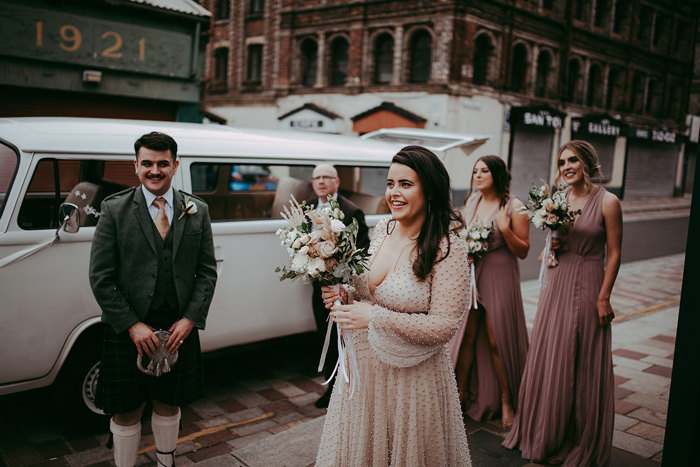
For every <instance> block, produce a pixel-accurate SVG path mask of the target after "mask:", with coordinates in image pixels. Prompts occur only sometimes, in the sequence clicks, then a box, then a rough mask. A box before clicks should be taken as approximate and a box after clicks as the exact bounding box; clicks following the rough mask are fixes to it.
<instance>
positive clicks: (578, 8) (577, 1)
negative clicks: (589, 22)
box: [573, 0, 586, 21]
mask: <svg viewBox="0 0 700 467" xmlns="http://www.w3.org/2000/svg"><path fill="white" fill-rule="evenodd" d="M573 2H574V8H573V11H574V19H577V20H579V21H583V14H584V9H583V8H584V6H585V3H586V0H573Z"/></svg>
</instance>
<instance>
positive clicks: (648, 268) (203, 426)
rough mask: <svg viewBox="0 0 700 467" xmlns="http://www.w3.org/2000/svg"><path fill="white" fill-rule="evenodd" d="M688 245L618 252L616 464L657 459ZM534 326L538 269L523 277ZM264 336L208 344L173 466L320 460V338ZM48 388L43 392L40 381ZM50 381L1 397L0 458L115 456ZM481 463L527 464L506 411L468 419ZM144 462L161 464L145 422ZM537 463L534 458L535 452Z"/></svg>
mask: <svg viewBox="0 0 700 467" xmlns="http://www.w3.org/2000/svg"><path fill="white" fill-rule="evenodd" d="M683 260H684V255H682V254H681V255H672V256H666V257H662V258H656V259H651V260H645V261H639V262H633V263H627V264H623V265H622V267H621V269H620V274H619V277H618V280H617V283H616V286H615V289H614V294H613V299H612V303H613V307H614V308H615V310H616V313H617V318H616V319H615V321H614V322H613V325H612V326H613V363H614V372H615V384H616V386H615V398H616V405H615V412H616V414H615V433H614V438H613V446H614V448H613V463H612V465H613V466H615V467H616V466H628V465H634V466H635V467H645V466H654V465H659V464H658V463H659V462H660V461H661V450H662V448H663V437H664V427H665V421H666V410H667V405H668V392H669V387H670V377H671V366H672V359H673V351H674V341H675V334H676V323H677V317H678V303H679V299H680V290H681V275H682V271H683ZM522 290H523V298H524V304H525V312H526V319H527V322H528V327H529V328H530V329H531V327H532V322H533V320H534V315H535V312H536V307H537V296H538V293H539V287H538V284H537V281H527V282H524V283H523V284H522ZM305 339H306V340H298V341H297V342H296V343H292V344H290V343H289V342H287V341H285V342H283V343H280V344H279V345H278V344H275V343H272V344H271V343H265V344H261V345H260V347H252V348H250V349H247V350H246V351H244V352H241V351H235V352H232V353H224V354H217V355H213V356H208V357H207V359H206V360H205V369H206V376H207V385H208V393H209V394H208V397H207V399H205V400H203V401H200V402H198V403H196V404H193V405H191V406H189V407H187V408H185V409H183V418H182V425H183V429H182V431H181V433H180V436H181V441H180V442H179V444H178V449H177V465H178V466H189V465H196V466H207V467H213V466H234V467H236V466H250V467H257V466H261V467H268V466H277V465H279V466H282V465H286V466H298V467H306V466H310V465H312V464H313V462H314V461H315V455H316V450H317V447H318V442H319V437H320V433H321V430H322V425H323V415H324V414H325V410H323V409H317V408H316V407H314V405H313V402H314V401H315V400H316V399H317V398H318V396H319V395H320V394H322V393H323V391H324V389H325V388H324V387H323V386H321V384H320V383H321V378H320V377H317V376H315V373H314V368H313V366H314V362H315V361H316V360H317V358H318V355H317V350H318V349H316V348H315V343H313V342H311V343H310V342H309V338H308V336H306V338H305ZM42 391H43V392H42ZM45 394H46V392H45V391H44V390H41V391H37V392H36V393H33V394H32V393H22V394H17V395H10V396H5V397H2V398H0V412H1V413H3V417H0V465H3V462H4V464H6V465H8V466H10V467H15V466H28V465H50V466H88V465H92V466H100V467H102V466H111V465H113V462H112V452H111V450H108V449H106V448H105V447H104V444H105V442H106V440H107V430H106V426H105V429H103V430H102V431H101V432H100V433H99V434H97V435H90V434H85V433H84V432H82V431H80V430H78V429H77V428H76V427H73V426H71V425H70V421H69V420H64V419H61V418H60V417H59V416H58V415H56V414H55V413H54V412H52V409H51V406H50V404H49V403H48V402H47V399H48V398H47V397H45ZM466 427H467V432H468V434H469V442H470V449H471V454H472V459H473V461H474V465H478V466H480V467H485V466H505V465H508V466H510V465H513V466H514V465H526V464H527V463H526V461H523V460H522V459H520V458H519V456H518V453H517V452H514V451H509V450H507V449H505V448H502V447H500V441H501V440H502V436H503V431H502V429H501V427H500V423H499V421H498V420H497V421H493V422H489V423H474V422H471V421H469V420H467V423H466ZM143 430H144V431H143V432H144V436H143V439H142V443H141V450H142V453H141V454H140V455H139V462H138V464H139V465H149V466H153V465H155V461H154V454H153V444H154V442H153V437H152V435H151V434H150V423H149V422H148V421H147V420H146V421H144V423H143ZM528 465H533V464H528Z"/></svg>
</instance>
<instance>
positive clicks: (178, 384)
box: [95, 326, 204, 415]
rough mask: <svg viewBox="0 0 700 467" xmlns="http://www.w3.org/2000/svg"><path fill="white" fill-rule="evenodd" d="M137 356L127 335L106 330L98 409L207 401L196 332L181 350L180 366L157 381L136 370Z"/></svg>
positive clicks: (110, 411)
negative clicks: (152, 401)
mask: <svg viewBox="0 0 700 467" xmlns="http://www.w3.org/2000/svg"><path fill="white" fill-rule="evenodd" d="M163 329H168V328H167V327H166V328H163ZM137 355H138V352H137V351H136V345H134V342H133V341H132V340H131V337H130V336H129V332H128V331H125V332H123V333H120V334H115V333H114V331H113V330H112V328H111V327H110V326H106V328H105V336H104V341H103V344H102V361H101V363H100V373H99V375H98V379H97V389H96V394H95V405H96V406H97V407H99V408H101V409H102V410H104V411H105V413H107V414H110V415H111V414H118V413H126V412H130V411H132V410H135V409H137V408H138V407H139V406H140V405H141V404H142V403H143V402H146V401H151V400H156V401H158V402H162V403H164V404H168V405H173V406H178V407H179V406H183V405H187V404H190V403H192V402H194V401H196V400H197V399H200V398H202V397H204V369H203V366H202V352H201V348H200V345H199V330H198V329H197V328H194V329H193V330H192V332H191V333H190V335H189V336H187V339H185V341H184V342H183V344H182V345H181V346H180V348H179V350H178V357H177V362H175V364H174V365H173V367H172V370H171V371H170V372H169V373H166V374H164V375H161V376H157V377H156V376H151V375H147V374H144V373H142V372H141V371H140V370H139V369H138V368H137V367H136V357H137Z"/></svg>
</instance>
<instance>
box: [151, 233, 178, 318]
mask: <svg viewBox="0 0 700 467" xmlns="http://www.w3.org/2000/svg"><path fill="white" fill-rule="evenodd" d="M151 225H152V227H153V229H152V230H153V237H154V238H155V240H156V249H157V251H158V272H157V276H156V286H155V289H154V290H153V301H152V302H151V306H150V308H149V311H148V317H147V321H152V320H153V321H154V323H153V324H158V325H160V326H170V324H172V323H173V322H175V321H176V320H177V319H178V318H180V316H177V313H178V312H177V310H178V303H177V295H176V294H175V281H174V280H173V231H174V230H175V229H173V228H172V224H171V227H170V229H169V230H168V234H167V235H166V236H165V239H163V238H161V236H160V233H158V229H157V228H156V225H155V224H151ZM168 311H170V312H169V313H168ZM156 321H157V323H156ZM161 321H164V322H162V323H161Z"/></svg>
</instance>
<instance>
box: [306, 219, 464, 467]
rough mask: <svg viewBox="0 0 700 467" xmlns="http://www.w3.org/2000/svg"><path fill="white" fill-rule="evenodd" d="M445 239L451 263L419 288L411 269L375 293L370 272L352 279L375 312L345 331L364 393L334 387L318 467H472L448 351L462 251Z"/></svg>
mask: <svg viewBox="0 0 700 467" xmlns="http://www.w3.org/2000/svg"><path fill="white" fill-rule="evenodd" d="M386 228H387V224H386V220H381V221H380V222H379V223H378V224H377V226H376V227H375V229H374V231H373V233H372V241H371V244H370V247H369V253H370V255H371V256H372V257H373V256H374V254H375V253H376V252H377V250H378V249H379V247H380V245H381V243H382V241H383V240H384V238H385V237H386ZM450 240H451V248H450V253H449V255H448V256H447V257H446V258H445V259H444V260H442V261H440V262H438V263H436V264H435V266H434V267H433V271H432V272H431V274H430V275H429V277H427V278H426V279H425V280H424V281H420V280H418V278H417V277H416V275H415V274H414V273H413V270H412V269H411V263H410V262H407V263H403V265H399V266H398V267H397V268H396V269H395V270H394V271H393V272H390V273H389V274H388V275H387V276H386V278H384V281H383V282H381V283H380V284H379V285H378V286H377V287H376V288H375V290H374V293H370V291H369V288H368V283H367V273H365V274H363V275H361V276H359V277H356V278H355V280H354V282H353V284H354V287H355V292H354V294H353V295H354V299H355V300H362V301H365V302H369V303H370V304H372V305H373V306H372V310H371V312H370V322H369V328H368V329H358V330H354V331H351V334H352V341H353V345H354V347H355V352H356V355H357V363H358V366H359V370H360V375H361V385H360V389H359V390H358V391H357V392H355V394H353V396H352V398H351V397H350V394H349V393H350V390H349V386H348V385H347V384H346V383H345V381H344V380H343V378H342V377H338V378H336V382H335V385H334V387H333V394H332V396H331V400H330V405H329V406H328V412H327V413H326V422H325V424H324V427H323V435H322V436H321V444H320V446H319V448H318V456H317V458H316V467H326V466H328V467H338V466H340V467H348V466H355V467H365V466H373V467H388V466H415V467H420V466H425V467H432V466H450V467H453V466H454V467H458V466H470V465H471V460H470V457H469V447H468V445H467V434H466V431H465V429H464V422H463V421H462V411H461V410H460V408H459V397H458V396H457V384H456V383H455V377H454V373H453V371H452V364H451V362H450V355H449V350H448V348H447V343H448V341H449V340H450V338H451V337H452V335H453V334H454V333H455V331H456V330H457V327H458V325H459V321H460V320H461V319H462V317H463V315H464V310H465V308H466V305H467V298H468V296H469V274H468V272H467V271H466V263H467V253H466V248H465V246H464V242H461V241H460V240H459V238H457V237H456V236H454V235H451V236H450ZM446 246H447V242H446V241H444V240H443V243H442V246H441V248H442V251H443V252H447V248H446Z"/></svg>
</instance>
